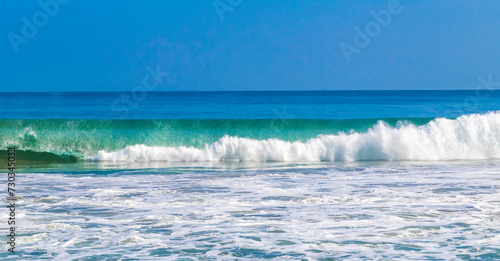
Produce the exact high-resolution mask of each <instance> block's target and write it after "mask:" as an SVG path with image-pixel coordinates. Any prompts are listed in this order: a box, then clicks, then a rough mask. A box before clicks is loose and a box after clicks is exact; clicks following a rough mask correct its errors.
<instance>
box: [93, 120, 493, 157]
mask: <svg viewBox="0 0 500 261" xmlns="http://www.w3.org/2000/svg"><path fill="white" fill-rule="evenodd" d="M499 144H500V112H491V113H487V114H471V115H465V116H461V117H459V118H457V119H445V118H438V119H435V120H433V121H431V122H429V123H428V124H426V125H423V126H415V125H412V124H406V125H401V126H399V127H391V126H388V125H387V124H386V123H384V122H382V121H381V122H379V123H377V124H376V125H375V126H373V127H372V128H371V129H370V130H368V131H367V132H365V133H339V134H338V135H319V136H318V137H316V138H313V139H310V140H307V141H306V142H300V141H296V142H287V141H283V140H279V139H269V140H254V139H249V138H241V137H230V136H224V137H222V138H221V139H220V140H218V141H217V142H215V143H213V144H206V145H205V147H204V148H203V149H198V148H194V147H159V146H146V145H140V144H138V145H134V146H128V147H126V148H124V149H122V150H118V151H112V152H106V151H103V150H102V151H99V152H98V154H97V155H96V156H94V157H90V158H88V159H90V160H98V161H184V162H193V161H231V160H233V161H278V162H318V161H363V160H459V159H498V158H500V146H499Z"/></svg>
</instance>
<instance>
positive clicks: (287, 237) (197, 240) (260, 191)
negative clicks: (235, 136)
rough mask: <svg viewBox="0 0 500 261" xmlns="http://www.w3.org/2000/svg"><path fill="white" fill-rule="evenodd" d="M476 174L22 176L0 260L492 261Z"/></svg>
mask: <svg viewBox="0 0 500 261" xmlns="http://www.w3.org/2000/svg"><path fill="white" fill-rule="evenodd" d="M485 163H486V162H482V161H480V162H467V163H464V162H434V163H428V164H423V163H418V164H416V163H408V162H406V163H400V162H397V163H394V162H388V163H347V164H344V163H340V164H330V163H324V164H322V167H313V168H304V167H303V166H300V167H289V168H281V167H280V168H269V169H267V168H262V169H259V170H257V171H253V170H244V169H243V170H242V169H238V170H218V171H217V170H216V171H214V169H212V168H210V169H207V170H208V171H205V170H202V169H199V168H198V167H196V168H193V169H190V170H186V171H184V172H183V173H182V174H177V175H172V174H168V173H166V172H165V169H146V170H141V171H140V172H138V173H137V175H130V171H129V170H123V171H119V170H117V171H116V172H114V173H113V174H112V175H108V174H109V172H108V171H104V172H101V171H97V172H86V173H87V174H84V173H81V174H78V175H74V172H73V171H71V172H66V173H64V172H63V173H57V172H56V173H22V174H23V175H22V183H21V184H20V185H22V186H23V187H24V188H23V189H22V190H20V191H21V192H22V193H23V194H24V195H25V201H24V202H23V205H22V208H20V209H21V210H23V211H25V212H26V216H25V217H22V218H19V219H16V222H19V223H16V224H19V226H20V227H21V230H20V231H21V234H19V237H18V238H17V239H16V240H19V243H20V244H19V248H18V249H19V250H22V251H23V255H24V256H23V257H22V258H19V257H18V256H15V255H10V253H9V252H7V251H3V252H0V260H19V259H23V260H25V259H26V260H28V259H33V260H40V259H56V260H105V259H123V260H126V259H127V260H128V259H130V260H178V259H179V260H180V259H193V260H199V259H206V260H235V259H238V260H256V259H258V260H263V259H265V258H267V259H272V260H299V259H307V260H326V259H332V260H337V259H339V260H365V259H370V260H371V259H374V260H459V259H463V257H464V256H465V257H468V259H471V260H479V259H483V260H484V259H486V260H498V258H499V257H500V256H499V254H498V253H499V252H498V249H499V248H498V246H499V242H500V241H499V240H500V237H499V236H498V229H496V228H498V227H499V226H500V215H498V213H499V212H500V205H499V202H498V198H499V197H500V187H499V185H498V169H499V166H500V165H499V161H488V164H485ZM290 165H294V164H290ZM318 165H319V164H318ZM348 166H351V167H348ZM96 174H97V175H96ZM83 175H85V176H83ZM20 177H21V176H20ZM166 191H168V193H165V192H166ZM172 191H175V192H176V193H171V192H172ZM108 192H111V193H108ZM138 192H140V193H138ZM48 193H50V194H51V195H54V196H57V197H58V198H61V199H63V200H62V201H53V200H49V201H40V200H38V199H39V198H42V197H45V196H46V195H47V194H48ZM56 211H57V212H56ZM16 218H17V217H16ZM0 228H1V229H4V230H5V229H7V223H6V222H0ZM16 231H17V229H16ZM16 242H17V241H16ZM16 250H17V249H16ZM89 250H91V251H89Z"/></svg>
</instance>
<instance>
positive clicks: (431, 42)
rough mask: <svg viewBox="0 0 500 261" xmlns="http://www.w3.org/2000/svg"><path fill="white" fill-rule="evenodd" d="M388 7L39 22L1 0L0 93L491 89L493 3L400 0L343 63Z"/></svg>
mask: <svg viewBox="0 0 500 261" xmlns="http://www.w3.org/2000/svg"><path fill="white" fill-rule="evenodd" d="M41 1H42V2H43V3H45V2H47V3H48V2H51V0H41ZM53 1H56V0H53ZM60 1H61V2H64V1H68V0H64V1H63V0H60ZM239 1H240V2H241V3H239V4H238V2H239ZM390 2H391V1H385V0H377V1H368V0H365V1H344V0H343V1H340V0H337V1H335V0H301V1H298V0H287V1H285V0H280V1H278V0H277V1H267V0H266V1H265V0H252V1H250V0H220V2H219V4H218V5H217V6H218V7H219V8H220V10H223V9H224V7H226V8H227V7H228V6H229V7H230V8H231V9H232V10H231V11H226V12H223V11H224V10H223V11H221V12H222V13H221V15H222V17H223V20H221V16H219V14H218V13H217V11H216V8H215V7H214V4H213V1H212V0H196V1H187V0H186V1H185V0H181V1H170V0H148V1H136V0H134V1H131V0H120V1H101V0H99V1H98V0H85V1H83V0H71V1H69V2H68V3H65V4H63V3H58V9H59V10H55V7H54V6H53V5H52V6H49V11H50V12H51V14H49V11H44V12H45V13H44V14H45V16H44V14H40V13H39V12H41V11H42V10H44V9H43V7H42V6H40V5H39V4H38V1H35V0H32V1H28V0H0V17H1V21H2V23H1V24H0V31H1V34H0V37H1V41H0V57H1V63H0V64H1V65H0V74H1V75H0V88H1V89H0V91H130V90H131V89H132V88H133V87H134V86H137V85H140V84H141V82H142V80H143V79H144V77H145V76H146V75H148V70H147V68H148V66H149V67H150V68H156V66H159V68H160V71H165V72H168V73H169V75H168V76H164V77H163V79H164V81H163V82H162V83H161V84H160V85H158V87H157V88H155V89H154V90H155V91H168V90H172V91H190V90H196V91H202V90H207V91H208V90H360V89H364V90H367V89H368V90H377V89H474V88H475V87H476V85H477V84H478V80H477V79H478V76H480V75H482V76H484V77H486V76H487V75H489V74H492V78H493V80H495V81H500V70H499V69H500V30H499V27H498V26H499V25H500V1H498V0H481V1H472V0H469V1H464V0H440V1H434V0H426V1H423V0H413V1H411V0H400V6H399V8H402V9H398V10H400V12H399V13H397V14H391V21H390V22H389V23H388V24H386V26H385V27H384V26H380V32H379V33H378V35H375V36H374V37H369V39H370V43H369V44H368V45H367V46H366V47H364V48H358V51H359V53H353V54H351V55H349V59H350V60H351V61H350V62H347V60H346V58H345V55H344V53H343V52H342V50H341V48H340V44H341V43H342V42H344V43H346V44H348V45H351V46H354V47H355V44H354V38H355V36H356V32H355V30H354V28H355V27H358V28H360V29H361V30H365V26H366V25H367V24H369V23H370V22H371V21H374V20H375V18H374V17H373V16H372V13H371V12H372V11H374V12H380V11H381V10H388V4H389V3H390ZM220 3H222V4H220ZM231 3H232V4H233V6H231ZM220 10H219V11H220ZM51 15H52V16H53V17H52V16H51ZM34 16H35V18H36V19H38V22H37V23H38V25H40V27H37V26H36V25H34V26H35V27H36V29H37V30H38V31H37V32H36V35H34V36H33V35H30V34H29V33H31V34H33V32H29V30H27V29H26V28H25V29H26V30H24V31H25V32H24V33H28V34H27V36H29V37H31V38H29V37H24V36H26V34H25V35H24V36H23V26H25V21H26V20H24V21H23V17H25V18H26V19H27V21H29V23H33V19H34ZM44 18H46V21H45V20H44ZM44 23H46V24H45V25H44ZM372 25H373V23H372ZM372 29H373V30H375V29H377V28H376V27H373V28H372ZM374 32H375V31H374ZM13 39H14V40H13ZM11 42H14V44H12V43H11ZM16 48H17V53H16Z"/></svg>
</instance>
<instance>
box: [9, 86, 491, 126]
mask: <svg viewBox="0 0 500 261" xmlns="http://www.w3.org/2000/svg"><path fill="white" fill-rule="evenodd" d="M138 95H139V94H138ZM0 106H2V110H0V118H2V119H49V118H64V119H273V118H286V119H293V118H295V119H368V118H435V117H457V116H460V115H463V114H468V113H484V112H487V111H496V110H499V109H500V92H491V93H490V92H489V91H487V90H481V91H480V92H479V91H475V90H466V91H463V90H462V91H275V92H248V91H242V92H151V93H142V94H140V96H137V95H135V94H133V93H131V92H125V93H118V92H93V93H70V92H67V93H0Z"/></svg>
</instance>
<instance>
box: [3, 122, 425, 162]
mask: <svg viewBox="0 0 500 261" xmlns="http://www.w3.org/2000/svg"><path fill="white" fill-rule="evenodd" d="M382 120H383V121H384V122H386V123H387V124H389V125H391V126H397V125H398V124H408V123H411V124H415V125H423V124H426V123H428V122H429V121H431V120H432V119H430V118H429V119H382ZM378 121H379V120H377V119H359V120H302V119H270V120H63V119H50V120H0V144H1V145H0V153H4V152H5V151H6V150H7V148H8V147H15V148H17V150H18V151H19V150H20V151H27V152H35V154H33V153H25V155H24V156H25V157H29V158H33V159H34V160H35V159H37V160H43V159H46V158H48V159H51V160H53V157H56V158H59V160H60V161H65V162H68V161H70V162H72V161H74V158H84V157H90V156H93V155H95V154H96V153H97V152H98V151H100V150H105V151H115V150H119V149H123V148H125V147H126V146H129V145H135V144H144V145H147V146H168V147H179V146H186V147H195V148H202V147H204V146H205V144H211V143H213V142H216V141H217V140H219V139H220V138H221V137H223V136H224V135H229V136H237V137H242V138H252V139H258V140H262V139H271V138H277V139H281V140H285V141H306V140H308V139H310V138H314V137H317V136H318V135H320V134H338V133H339V132H344V133H350V132H366V131H367V130H368V129H369V128H370V127H372V126H373V125H374V124H376V123H377V122H378ZM36 153H38V154H36ZM40 153H45V154H40Z"/></svg>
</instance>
